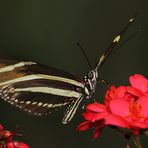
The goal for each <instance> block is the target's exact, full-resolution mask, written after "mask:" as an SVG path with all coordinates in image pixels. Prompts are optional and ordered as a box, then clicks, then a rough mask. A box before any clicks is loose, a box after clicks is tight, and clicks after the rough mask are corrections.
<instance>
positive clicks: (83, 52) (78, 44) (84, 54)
mask: <svg viewBox="0 0 148 148" xmlns="http://www.w3.org/2000/svg"><path fill="white" fill-rule="evenodd" d="M76 45H77V46H78V47H79V48H80V49H81V51H82V54H83V56H84V58H85V59H86V62H87V64H88V66H89V68H90V70H92V66H91V64H90V61H89V59H88V56H87V55H86V53H85V51H84V49H83V47H82V46H81V45H80V43H79V42H77V43H76Z"/></svg>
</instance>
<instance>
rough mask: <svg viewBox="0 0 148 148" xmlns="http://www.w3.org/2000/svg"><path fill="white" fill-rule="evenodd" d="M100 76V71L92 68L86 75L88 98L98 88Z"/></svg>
mask: <svg viewBox="0 0 148 148" xmlns="http://www.w3.org/2000/svg"><path fill="white" fill-rule="evenodd" d="M97 78H98V72H97V71H95V70H91V71H90V72H89V73H88V75H86V76H85V77H84V82H85V87H86V88H87V89H88V91H89V92H88V93H87V92H86V94H87V98H90V97H91V95H92V94H93V93H94V91H95V88H96V83H97Z"/></svg>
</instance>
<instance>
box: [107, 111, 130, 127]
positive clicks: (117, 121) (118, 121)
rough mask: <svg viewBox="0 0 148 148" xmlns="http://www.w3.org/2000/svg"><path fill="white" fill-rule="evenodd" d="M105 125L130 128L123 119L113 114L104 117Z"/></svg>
mask: <svg viewBox="0 0 148 148" xmlns="http://www.w3.org/2000/svg"><path fill="white" fill-rule="evenodd" d="M105 124H106V125H115V126H119V127H123V128H130V125H129V123H128V122H127V121H126V120H125V119H124V118H122V117H120V116H117V115H113V114H110V115H109V116H106V117H105Z"/></svg>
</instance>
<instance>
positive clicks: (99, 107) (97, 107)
mask: <svg viewBox="0 0 148 148" xmlns="http://www.w3.org/2000/svg"><path fill="white" fill-rule="evenodd" d="M86 109H87V110H90V111H93V112H103V111H105V110H106V106H105V105H103V104H100V103H96V102H95V103H93V104H89V105H87V107H86Z"/></svg>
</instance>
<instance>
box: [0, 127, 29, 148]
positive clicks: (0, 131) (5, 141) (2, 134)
mask: <svg viewBox="0 0 148 148" xmlns="http://www.w3.org/2000/svg"><path fill="white" fill-rule="evenodd" d="M14 135H16V136H20V134H17V133H16V132H11V131H9V130H5V129H4V127H3V126H2V125H0V148H29V146H28V145H27V144H25V143H23V142H19V141H14V140H13V136H14Z"/></svg>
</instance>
